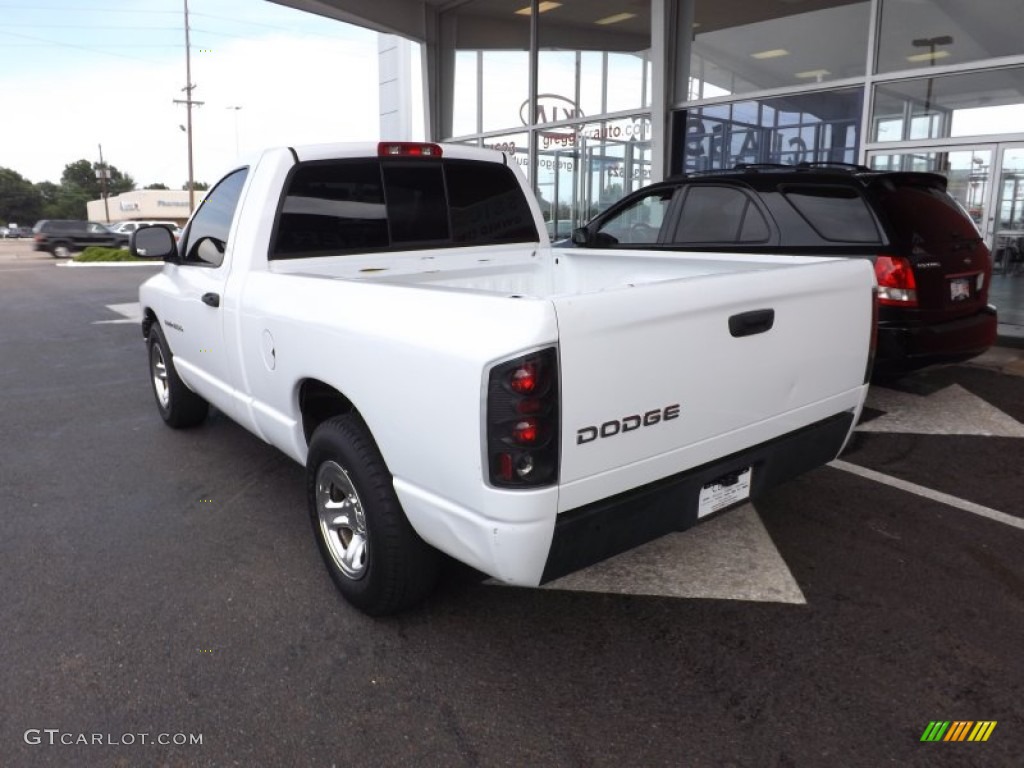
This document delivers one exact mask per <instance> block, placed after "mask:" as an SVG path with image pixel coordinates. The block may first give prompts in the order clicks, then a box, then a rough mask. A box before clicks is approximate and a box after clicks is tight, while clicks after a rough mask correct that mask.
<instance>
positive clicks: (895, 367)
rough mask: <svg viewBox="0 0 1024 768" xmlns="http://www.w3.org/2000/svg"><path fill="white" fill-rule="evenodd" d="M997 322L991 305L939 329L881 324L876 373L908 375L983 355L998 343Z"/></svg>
mask: <svg viewBox="0 0 1024 768" xmlns="http://www.w3.org/2000/svg"><path fill="white" fill-rule="evenodd" d="M997 326H998V320H997V317H996V308H995V307H993V306H992V305H991V304H990V305H988V306H986V307H985V308H984V309H982V310H981V311H980V312H978V313H976V314H974V315H971V316H970V317H964V318H961V319H959V320H954V321H952V322H948V323H941V324H937V325H921V326H901V325H889V324H886V323H880V324H879V326H878V351H877V355H876V357H875V367H874V371H875V373H890V372H899V371H909V370H913V369H914V368H920V367H922V366H925V365H930V364H932V363H953V362H957V361H959V360H967V359H970V358H972V357H975V356H976V355H980V354H981V353H982V352H984V351H985V350H986V349H988V348H989V347H991V346H992V345H993V344H994V343H995V341H996V329H997Z"/></svg>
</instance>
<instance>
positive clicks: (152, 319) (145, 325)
mask: <svg viewBox="0 0 1024 768" xmlns="http://www.w3.org/2000/svg"><path fill="white" fill-rule="evenodd" d="M156 323H157V319H156V312H154V311H153V310H152V309H150V308H149V307H146V308H145V309H143V310H142V338H144V339H148V338H149V329H150V328H152V327H153V326H154V325H155V324H156Z"/></svg>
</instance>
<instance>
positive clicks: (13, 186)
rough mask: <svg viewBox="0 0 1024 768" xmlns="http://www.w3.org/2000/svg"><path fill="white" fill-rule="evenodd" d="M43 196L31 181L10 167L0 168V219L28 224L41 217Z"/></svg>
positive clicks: (5, 221) (23, 224) (22, 224)
mask: <svg viewBox="0 0 1024 768" xmlns="http://www.w3.org/2000/svg"><path fill="white" fill-rule="evenodd" d="M42 213H43V198H42V196H41V195H40V194H39V190H37V189H36V188H35V187H34V186H33V184H32V182H31V181H29V180H28V179H26V178H25V177H24V176H22V175H21V174H20V173H18V172H17V171H12V170H11V169H10V168H0V220H2V221H3V223H4V224H6V223H7V222H9V221H13V222H17V223H18V224H20V225H21V226H30V225H32V224H35V223H36V221H38V220H39V219H41V218H42Z"/></svg>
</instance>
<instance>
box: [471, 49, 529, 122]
mask: <svg viewBox="0 0 1024 768" xmlns="http://www.w3.org/2000/svg"><path fill="white" fill-rule="evenodd" d="M481 55H482V58H483V68H482V70H483V71H482V75H481V77H482V80H483V83H484V87H483V98H482V101H481V104H480V107H481V124H482V126H483V130H485V131H495V130H501V129H502V128H511V127H512V126H514V125H517V124H519V123H520V122H521V120H522V118H521V114H523V113H524V112H526V109H525V108H524V104H525V103H526V101H527V96H528V94H529V72H530V58H529V55H528V54H527V52H526V51H483V52H482V54H481Z"/></svg>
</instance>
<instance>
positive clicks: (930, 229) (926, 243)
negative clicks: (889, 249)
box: [877, 181, 981, 255]
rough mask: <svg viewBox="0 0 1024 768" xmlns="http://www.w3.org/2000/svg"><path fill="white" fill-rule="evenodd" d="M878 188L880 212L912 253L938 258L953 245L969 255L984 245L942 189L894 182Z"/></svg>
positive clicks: (969, 220) (902, 243)
mask: <svg viewBox="0 0 1024 768" xmlns="http://www.w3.org/2000/svg"><path fill="white" fill-rule="evenodd" d="M877 188H878V189H880V193H879V196H878V199H879V202H880V204H881V209H882V211H883V212H884V214H885V216H886V219H887V220H888V221H889V225H890V226H891V227H892V229H893V231H894V233H895V235H896V239H897V241H898V242H899V243H900V244H901V245H902V246H903V247H904V248H909V250H910V251H911V252H915V251H917V252H919V251H920V250H921V249H923V250H925V251H927V252H929V253H933V254H938V253H943V252H945V251H948V250H950V247H951V246H953V245H958V246H959V248H961V249H963V250H964V251H965V252H969V250H970V249H972V248H973V247H974V246H976V245H977V244H979V243H980V242H981V237H979V235H978V230H977V229H976V228H975V226H974V222H973V221H971V218H970V217H969V216H968V215H967V214H966V213H965V212H964V210H963V209H962V208H961V207H960V206H959V204H958V203H957V202H956V200H954V199H953V198H952V197H951V196H950V195H949V194H948V193H947V192H945V191H943V190H942V189H940V188H938V187H935V186H932V185H928V184H920V185H916V184H896V183H893V182H892V181H886V182H883V183H882V184H880V185H879V186H878V187H877ZM954 250H956V249H954ZM965 255H966V253H965Z"/></svg>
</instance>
